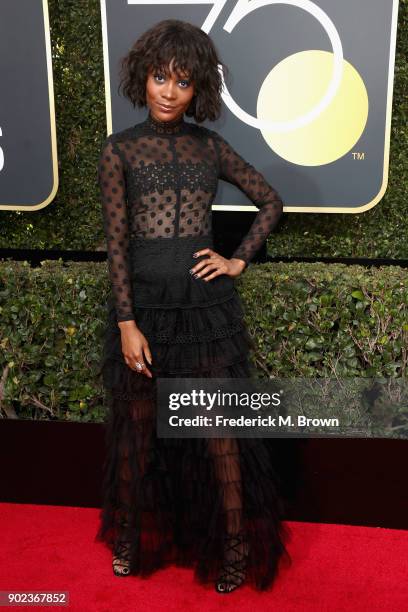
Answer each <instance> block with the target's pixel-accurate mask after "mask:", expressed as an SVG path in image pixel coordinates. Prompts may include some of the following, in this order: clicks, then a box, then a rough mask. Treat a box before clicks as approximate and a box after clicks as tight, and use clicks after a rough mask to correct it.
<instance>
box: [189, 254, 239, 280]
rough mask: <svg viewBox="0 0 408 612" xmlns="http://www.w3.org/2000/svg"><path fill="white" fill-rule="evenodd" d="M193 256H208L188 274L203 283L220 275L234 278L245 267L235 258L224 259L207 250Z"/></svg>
mask: <svg viewBox="0 0 408 612" xmlns="http://www.w3.org/2000/svg"><path fill="white" fill-rule="evenodd" d="M194 255H195V256H196V257H199V256H201V255H208V258H206V259H203V260H202V261H200V262H199V263H198V264H196V265H195V266H194V267H193V268H191V269H190V274H192V275H193V276H195V277H196V278H202V280H205V281H210V280H212V279H213V278H215V277H216V276H220V275H221V274H227V275H228V276H231V277H232V278H235V277H236V276H239V275H240V274H241V272H242V271H243V269H244V268H245V266H246V263H245V261H243V260H242V259H236V258H235V257H232V258H231V259H225V257H223V256H222V255H219V254H218V253H216V252H215V251H213V250H212V249H209V248H207V249H202V250H201V251H197V252H196V253H194ZM208 272H211V274H208Z"/></svg>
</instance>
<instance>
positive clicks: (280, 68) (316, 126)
mask: <svg viewBox="0 0 408 612" xmlns="http://www.w3.org/2000/svg"><path fill="white" fill-rule="evenodd" d="M332 71H333V54H332V53H329V52H327V51H319V50H310V51H302V52H300V53H295V54H293V55H290V56H288V57H286V58H285V59H284V60H282V61H281V62H280V63H279V64H277V65H276V66H274V67H273V68H272V70H271V71H270V73H269V74H268V75H267V77H266V78H265V80H264V82H263V83H262V86H261V89H260V90H259V95H258V100H257V109H256V110H257V116H258V118H259V119H264V120H269V121H288V120H291V119H295V118H296V117H298V116H301V115H304V114H305V113H306V112H308V111H310V109H311V108H313V107H314V106H316V104H318V103H319V100H320V99H321V98H322V96H323V95H324V93H325V91H326V89H327V84H328V82H329V80H330V78H331V75H332ZM367 117H368V95H367V90H366V87H365V84H364V81H363V80H362V78H361V77H360V75H359V73H358V72H357V70H356V69H355V68H354V67H353V66H352V65H351V64H350V63H349V62H347V61H346V60H344V61H343V78H342V81H341V83H340V86H339V89H338V91H337V94H336V95H335V97H334V99H333V100H332V102H331V104H330V105H329V106H328V107H327V108H326V109H325V110H324V111H323V112H322V113H321V114H320V115H319V117H317V119H314V120H313V121H312V122H311V123H309V124H307V125H305V126H303V127H301V128H297V129H295V130H291V131H288V132H281V133H277V132H271V131H266V130H261V133H262V136H263V137H264V139H265V141H266V142H267V144H268V145H269V146H270V147H271V149H272V150H273V151H274V152H275V153H276V154H277V155H279V156H280V157H282V158H283V159H286V160H287V161H289V162H292V163H294V164H299V165H301V166H320V165H323V164H329V163H331V162H333V161H335V160H337V159H339V158H340V157H342V156H343V155H345V154H346V153H348V152H349V151H350V150H351V149H352V147H354V145H355V144H356V142H357V141H358V139H359V138H360V136H361V134H362V133H363V131H364V128H365V125H366V123H367Z"/></svg>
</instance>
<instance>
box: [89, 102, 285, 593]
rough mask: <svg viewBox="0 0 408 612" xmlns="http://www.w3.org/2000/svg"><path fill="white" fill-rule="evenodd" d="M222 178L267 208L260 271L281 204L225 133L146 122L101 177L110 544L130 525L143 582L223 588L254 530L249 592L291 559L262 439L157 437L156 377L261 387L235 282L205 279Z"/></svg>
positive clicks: (258, 220) (261, 215) (123, 139)
mask: <svg viewBox="0 0 408 612" xmlns="http://www.w3.org/2000/svg"><path fill="white" fill-rule="evenodd" d="M218 179H224V180H226V181H229V182H230V183H232V184H234V185H236V186H238V187H239V188H240V189H241V190H242V191H243V192H244V193H245V194H246V195H247V196H248V197H249V198H250V199H251V200H252V202H253V203H254V204H255V205H256V206H257V208H258V209H259V211H258V213H257V215H256V217H255V219H254V222H253V224H252V226H251V228H250V230H249V232H248V234H247V235H246V236H245V237H244V238H243V240H242V242H241V244H240V245H239V247H238V248H237V249H236V251H235V252H234V253H233V257H237V258H239V259H242V260H244V261H245V262H246V263H248V262H249V261H250V260H251V258H252V257H253V256H254V254H255V253H256V251H257V250H258V249H259V248H260V246H261V245H262V244H263V242H264V241H265V240H266V238H267V236H268V235H269V233H270V232H271V231H272V229H273V228H274V226H275V225H276V223H277V222H278V219H279V217H280V215H281V213H282V201H281V199H280V197H279V195H278V193H277V192H276V191H275V190H274V189H273V188H272V187H271V186H270V185H269V184H268V183H267V182H266V181H265V179H264V177H263V176H262V174H260V173H259V172H257V171H256V170H255V169H254V167H253V166H251V165H250V164H249V163H247V162H246V161H245V160H244V159H243V158H242V157H241V156H240V155H239V154H238V153H237V152H236V151H235V150H234V149H233V148H232V147H231V146H230V145H229V144H228V143H227V142H226V141H225V139H223V138H222V137H221V136H220V135H219V134H217V133H216V132H215V131H213V130H210V129H208V128H205V127H203V126H200V125H197V124H195V123H191V122H188V121H186V120H185V119H184V117H181V118H179V119H176V120H174V121H171V122H160V121H158V120H156V119H155V118H154V117H153V116H152V115H151V114H150V113H149V114H148V115H147V117H146V119H145V120H144V121H143V122H141V123H138V124H136V125H134V126H132V127H130V128H127V129H125V130H123V131H121V132H117V133H114V134H111V135H110V136H109V137H107V139H106V140H105V142H104V144H103V148H102V151H101V156H100V161H99V166H98V180H99V185H100V189H101V200H102V210H103V220H104V230H105V235H106V239H107V250H108V266H109V274H110V280H111V287H112V292H111V295H110V296H109V299H108V304H107V312H108V321H107V327H106V332H105V335H104V342H103V355H102V361H101V370H100V373H101V375H102V378H103V383H104V387H105V389H106V391H107V397H108V402H109V408H108V418H107V422H106V442H107V454H106V460H105V465H104V484H103V487H104V489H103V495H104V499H103V507H102V509H101V513H100V522H99V526H98V532H97V535H96V539H97V540H99V541H104V542H105V543H106V544H107V545H108V546H109V547H110V548H111V550H114V543H115V540H116V538H117V537H118V534H119V533H120V523H121V520H122V519H126V520H127V521H128V524H129V528H128V535H130V539H131V561H130V573H131V574H135V575H140V576H148V575H150V574H151V573H152V572H154V571H155V570H157V569H159V568H163V567H165V566H166V565H168V564H171V563H175V564H178V565H181V566H184V567H193V568H194V576H195V579H196V580H198V582H200V583H201V584H206V583H210V582H214V581H215V580H216V579H217V577H218V575H219V572H220V570H221V566H222V561H223V550H224V549H223V541H224V540H223V537H224V535H225V534H236V533H238V532H242V531H244V533H245V534H246V537H247V541H248V543H249V558H248V565H247V571H246V580H247V583H249V584H251V585H252V586H253V587H254V588H257V589H260V590H261V589H266V588H268V587H269V586H271V584H272V582H273V579H274V578H275V576H276V574H277V570H278V562H279V561H280V559H281V558H282V557H285V558H286V559H287V560H289V562H290V557H289V555H288V552H287V550H286V548H285V544H284V542H285V540H286V537H287V536H288V535H289V533H290V532H289V529H288V528H287V526H284V525H283V523H282V518H283V502H282V499H281V497H280V495H279V488H278V486H279V483H278V480H277V476H276V474H275V472H274V470H273V467H272V465H271V462H270V456H269V454H268V451H267V449H266V447H265V443H264V441H263V440H262V439H260V438H257V439H233V438H228V439H219V438H212V439H202V438H195V439H192V438H189V439H182V440H180V439H165V438H159V437H157V435H156V377H197V378H203V377H217V378H226V377H248V376H251V366H250V364H249V361H248V353H249V351H250V350H251V349H252V348H253V343H252V340H251V338H250V336H249V333H248V331H247V329H246V326H245V324H244V321H243V309H242V304H241V301H240V298H239V295H238V292H237V290H236V288H235V286H234V279H232V278H231V277H229V276H227V275H225V274H224V275H220V276H218V277H216V278H214V279H213V280H211V281H208V282H207V281H204V280H203V279H199V278H194V277H193V276H192V275H191V274H190V273H189V269H190V268H191V267H193V266H194V265H195V264H196V263H197V262H198V261H201V260H202V259H205V258H206V257H208V256H207V255H205V256H201V257H199V258H193V253H194V252H196V251H198V250H200V249H204V248H206V247H211V248H213V238H212V231H211V228H212V225H211V204H212V202H213V200H214V197H215V194H216V191H217V182H218ZM129 320H135V322H136V324H137V326H138V327H139V328H140V329H141V331H142V332H143V334H144V335H145V336H146V338H147V340H148V342H149V347H150V350H151V352H152V359H153V364H152V365H151V366H150V365H149V363H148V362H146V365H147V367H148V368H149V369H150V371H151V372H152V374H153V378H152V379H149V378H148V377H146V376H144V375H143V374H140V373H138V372H137V371H134V370H132V369H131V368H130V367H128V366H127V365H126V363H125V361H124V359H123V355H122V350H121V336H120V329H119V327H118V321H129Z"/></svg>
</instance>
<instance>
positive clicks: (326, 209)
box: [100, 0, 399, 214]
mask: <svg viewBox="0 0 408 612" xmlns="http://www.w3.org/2000/svg"><path fill="white" fill-rule="evenodd" d="M100 2H101V17H102V38H103V53H104V68H105V70H104V74H105V103H106V124H107V129H108V133H107V135H110V134H111V133H112V106H111V95H110V74H109V50H108V34H107V19H106V0H100ZM398 5H399V0H393V7H392V19H391V32H390V56H389V57H390V59H389V67H388V85H387V106H386V117H385V141H384V163H383V182H382V185H381V188H380V190H379V192H378V193H377V195H376V196H375V197H374V198H373V199H372V200H371V202H368V203H367V204H363V205H362V206H358V207H352V206H348V207H344V206H343V207H341V206H317V205H316V206H296V205H294V206H284V207H283V210H284V212H302V213H305V212H314V213H351V214H356V213H361V212H365V211H366V210H369V209H370V208H373V207H374V206H375V205H376V204H378V202H380V200H381V199H382V198H383V196H384V194H385V192H386V190H387V186H388V176H389V161H390V136H391V120H392V100H393V84H394V69H395V48H396V39H397V24H398ZM212 210H227V211H228V210H229V211H245V210H248V211H255V212H256V211H257V210H258V208H257V207H256V206H255V205H248V204H243V205H240V204H213V205H212Z"/></svg>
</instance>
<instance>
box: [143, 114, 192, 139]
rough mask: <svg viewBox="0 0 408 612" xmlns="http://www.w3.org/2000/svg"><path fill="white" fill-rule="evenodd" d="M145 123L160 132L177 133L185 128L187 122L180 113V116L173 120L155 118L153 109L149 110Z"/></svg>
mask: <svg viewBox="0 0 408 612" xmlns="http://www.w3.org/2000/svg"><path fill="white" fill-rule="evenodd" d="M145 125H146V126H147V127H148V128H149V129H151V130H153V131H154V132H157V133H158V134H177V132H180V130H182V129H183V127H184V126H185V125H186V122H185V120H184V115H180V117H178V118H177V119H173V120H172V121H160V120H159V119H155V118H154V117H153V115H152V112H151V110H149V113H148V115H147V117H146V120H145Z"/></svg>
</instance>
